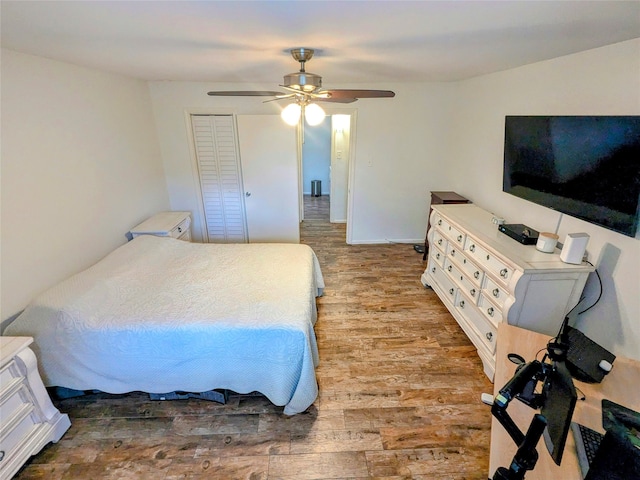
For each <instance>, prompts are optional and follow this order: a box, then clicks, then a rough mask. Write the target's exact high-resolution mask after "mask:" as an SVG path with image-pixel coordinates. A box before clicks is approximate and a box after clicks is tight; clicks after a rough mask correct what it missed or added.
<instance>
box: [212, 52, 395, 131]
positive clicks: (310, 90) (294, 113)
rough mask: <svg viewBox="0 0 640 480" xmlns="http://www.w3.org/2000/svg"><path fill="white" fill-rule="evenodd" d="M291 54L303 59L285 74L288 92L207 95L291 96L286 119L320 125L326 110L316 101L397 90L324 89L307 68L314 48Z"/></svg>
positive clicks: (291, 122)
mask: <svg viewBox="0 0 640 480" xmlns="http://www.w3.org/2000/svg"><path fill="white" fill-rule="evenodd" d="M290 52H291V56H292V57H293V58H294V59H295V60H296V61H297V62H300V71H298V72H294V73H289V74H288V75H285V76H284V83H283V84H282V85H280V86H281V87H282V88H283V89H285V90H286V92H287V93H283V92H276V91H270V90H231V91H229V90H223V91H213V92H208V95H211V96H215V97H221V96H236V97H261V96H266V97H274V98H273V99H271V100H266V101H267V102H271V101H274V100H285V99H291V100H293V103H291V104H290V105H287V107H285V108H284V110H283V111H282V118H283V120H284V121H285V122H286V123H288V124H289V125H297V124H298V122H299V120H300V118H301V116H302V114H303V113H304V117H305V119H306V120H307V123H308V124H309V125H317V124H319V123H320V122H322V120H323V119H324V116H325V113H324V110H322V108H321V107H320V106H319V105H317V103H312V102H334V103H352V102H355V101H357V100H358V99H359V98H390V97H394V96H395V93H394V92H392V91H391V90H352V89H323V88H322V77H321V76H320V75H317V74H315V73H311V72H307V71H305V68H304V67H305V63H306V62H307V61H309V60H310V59H311V57H313V54H314V50H313V49H311V48H293V49H291V50H290Z"/></svg>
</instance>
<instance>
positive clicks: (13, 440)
mask: <svg viewBox="0 0 640 480" xmlns="http://www.w3.org/2000/svg"><path fill="white" fill-rule="evenodd" d="M32 342H33V339H32V338H31V337H0V357H1V359H2V366H1V367H0V480H6V479H9V478H11V477H12V476H13V475H14V474H15V473H16V472H17V471H18V470H19V469H20V467H22V465H23V464H24V462H26V461H27V460H28V459H29V457H30V456H31V455H35V454H36V453H38V452H39V451H40V450H41V449H42V447H44V446H45V445H46V444H47V443H49V442H57V441H58V440H60V438H61V437H62V435H63V434H64V432H66V431H67V430H68V428H69V427H70V426H71V422H70V421H69V417H68V416H67V415H66V414H61V413H60V412H59V411H58V409H57V408H55V407H54V406H53V403H51V399H50V398H49V395H48V394H47V390H46V389H45V388H44V384H43V383H42V380H41V379H40V375H39V373H38V365H37V360H36V356H35V355H34V353H33V351H32V350H31V349H30V348H29V345H30V344H31V343H32Z"/></svg>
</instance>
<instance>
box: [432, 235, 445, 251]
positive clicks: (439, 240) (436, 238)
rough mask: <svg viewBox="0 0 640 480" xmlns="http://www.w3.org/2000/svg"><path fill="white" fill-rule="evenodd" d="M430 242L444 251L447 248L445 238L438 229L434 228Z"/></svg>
mask: <svg viewBox="0 0 640 480" xmlns="http://www.w3.org/2000/svg"><path fill="white" fill-rule="evenodd" d="M431 244H433V245H436V246H438V248H440V249H441V250H442V251H443V252H444V251H445V249H446V248H447V239H446V238H444V237H443V236H442V233H440V231H439V230H434V231H433V240H432V241H431Z"/></svg>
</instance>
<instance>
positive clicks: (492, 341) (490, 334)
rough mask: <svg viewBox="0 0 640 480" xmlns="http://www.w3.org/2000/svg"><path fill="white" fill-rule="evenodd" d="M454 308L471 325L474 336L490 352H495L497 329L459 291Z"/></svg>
mask: <svg viewBox="0 0 640 480" xmlns="http://www.w3.org/2000/svg"><path fill="white" fill-rule="evenodd" d="M455 308H456V310H457V311H458V312H459V313H460V315H462V316H463V317H464V318H465V319H466V320H467V321H468V322H469V324H471V325H472V327H473V331H474V333H475V336H476V338H477V339H478V340H479V341H480V342H481V343H482V345H484V347H485V348H486V349H488V351H489V352H490V353H491V354H495V351H496V341H497V339H498V335H497V334H498V329H497V328H496V326H495V325H493V324H492V323H490V322H487V320H486V319H485V318H484V316H483V315H482V314H481V313H480V312H479V311H478V310H477V309H476V308H475V306H474V305H473V302H472V301H471V300H470V299H469V298H467V297H466V296H465V295H462V294H461V293H459V294H458V297H457V299H456V304H455Z"/></svg>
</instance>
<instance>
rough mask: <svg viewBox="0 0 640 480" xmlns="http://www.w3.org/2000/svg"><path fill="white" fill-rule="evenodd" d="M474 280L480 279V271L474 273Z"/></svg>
mask: <svg viewBox="0 0 640 480" xmlns="http://www.w3.org/2000/svg"><path fill="white" fill-rule="evenodd" d="M473 278H475V279H478V278H480V272H478V271H475V272H473Z"/></svg>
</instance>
